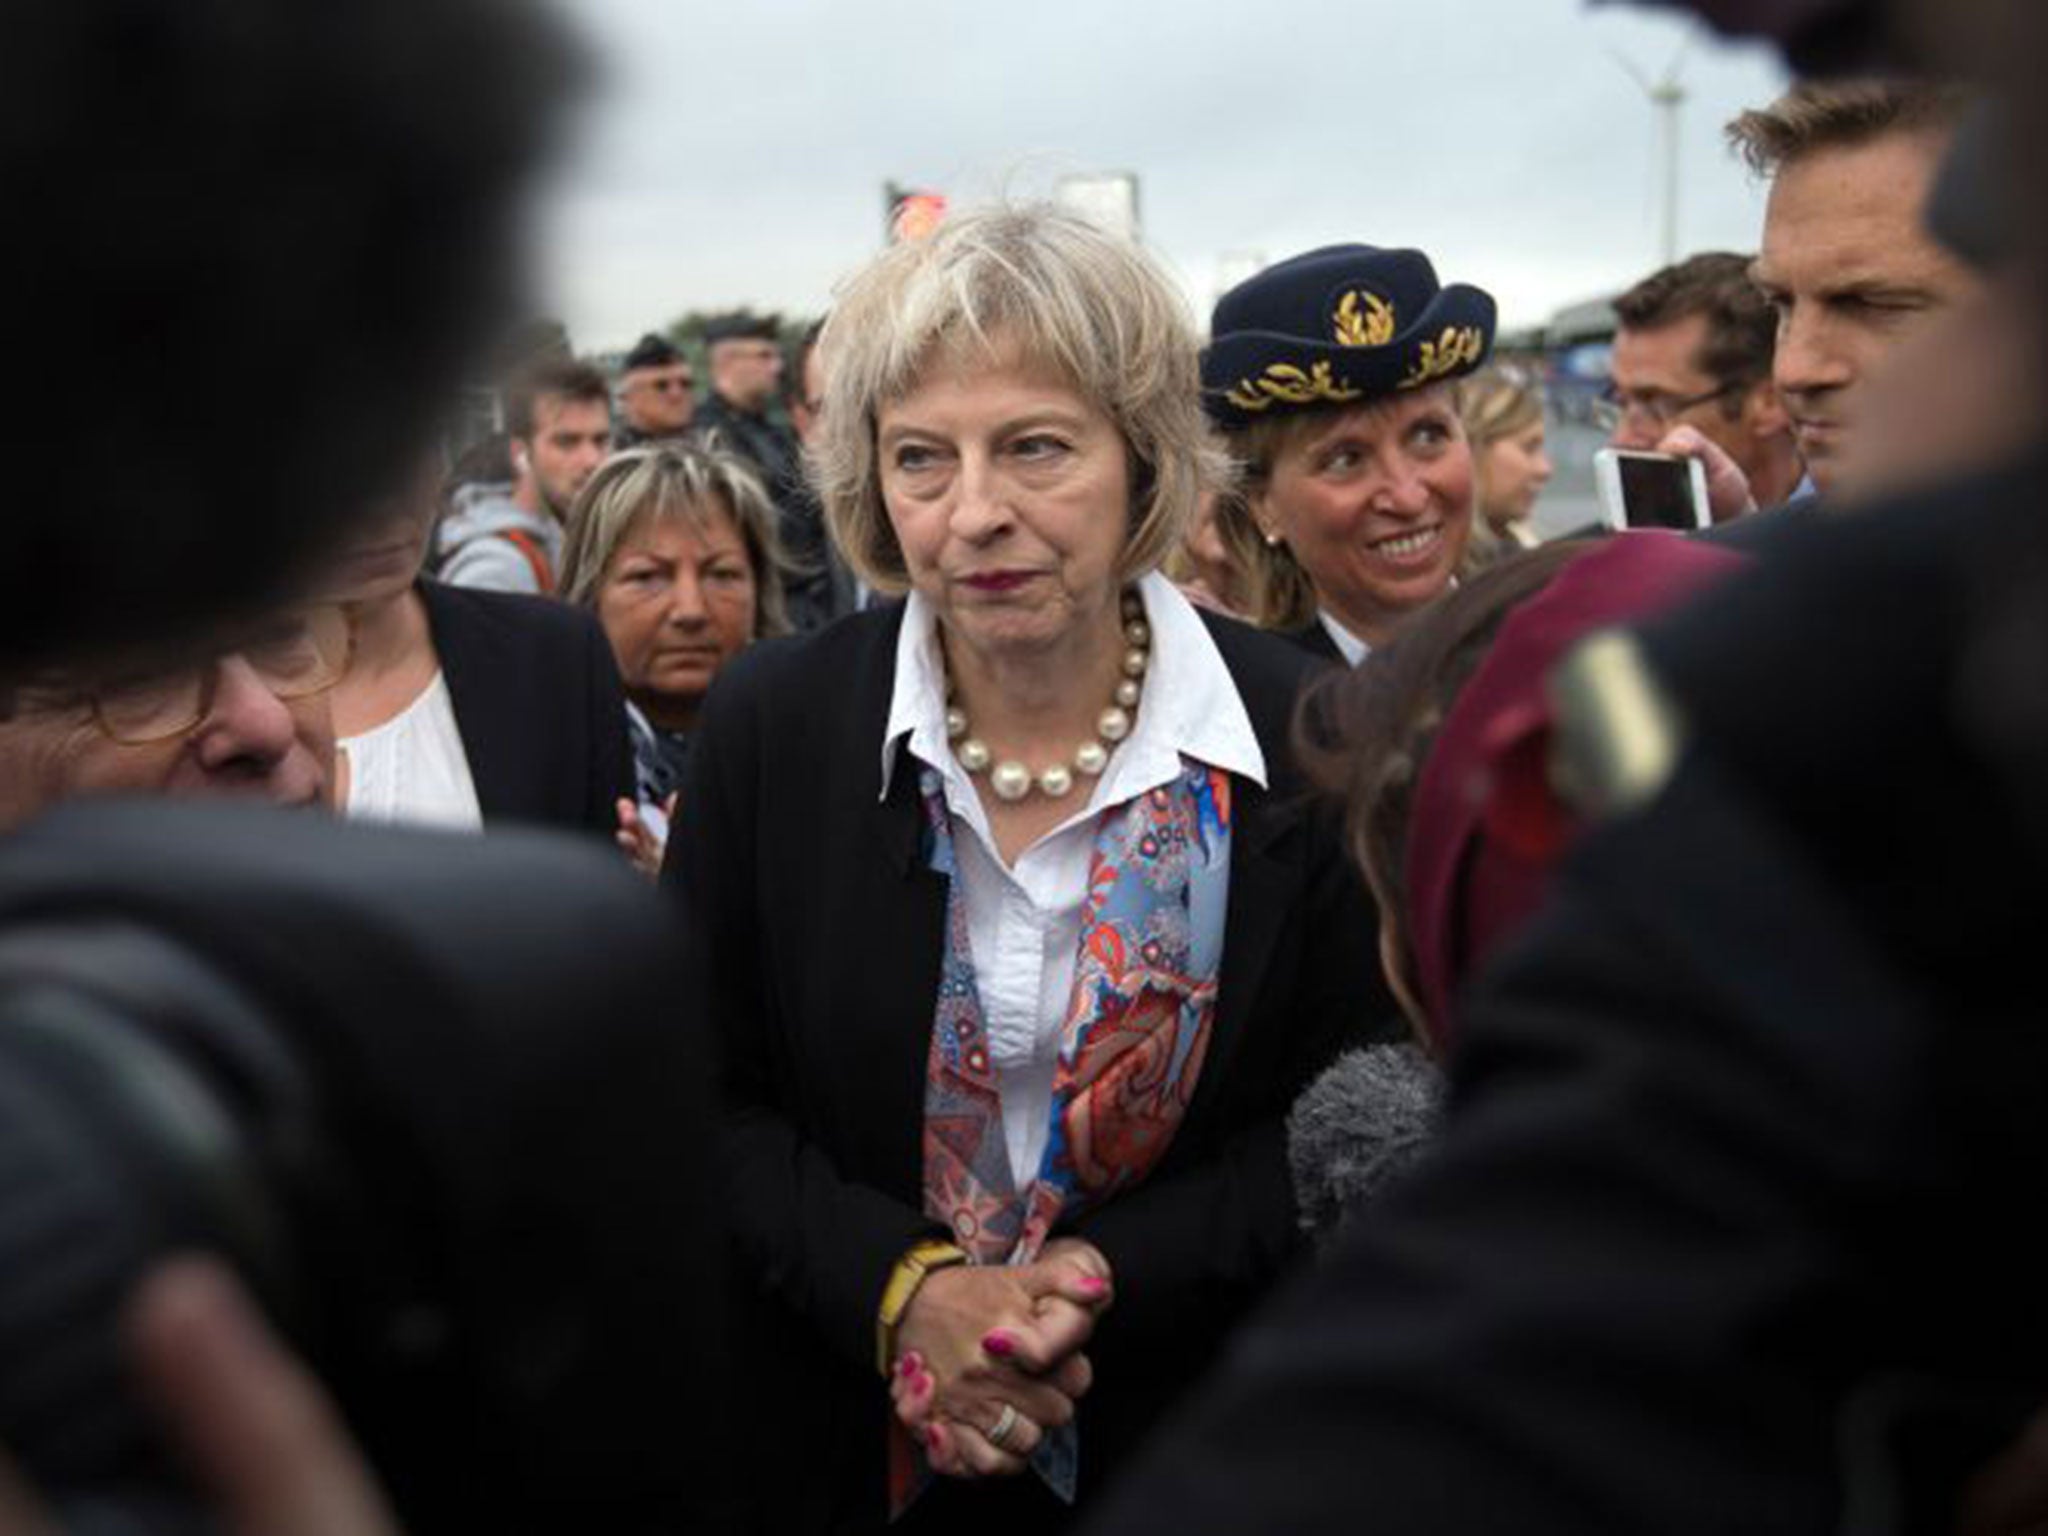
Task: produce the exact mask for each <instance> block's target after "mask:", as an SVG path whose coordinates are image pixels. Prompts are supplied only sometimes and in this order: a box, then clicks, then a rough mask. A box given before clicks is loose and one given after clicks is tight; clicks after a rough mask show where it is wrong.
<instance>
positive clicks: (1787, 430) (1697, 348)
mask: <svg viewBox="0 0 2048 1536" xmlns="http://www.w3.org/2000/svg"><path fill="white" fill-rule="evenodd" d="M1749 269H1750V259H1749V258H1748V257H1747V256H1738V255H1736V254H1734V253H1733V252H1730V251H1708V252H1705V253H1703V254H1701V255H1698V256H1692V257H1689V258H1687V259H1686V260H1684V261H1681V262H1679V263H1677V264H1676V265H1674V266H1669V267H1666V268H1664V269H1663V270H1662V271H1660V272H1654V273H1652V274H1651V275H1650V276H1648V277H1646V278H1644V279H1643V280H1642V281H1641V282H1640V283H1637V284H1636V285H1635V287H1633V288H1631V289H1629V291H1628V292H1627V293H1624V294H1623V295H1622V296H1621V297H1620V298H1618V299H1616V300H1615V301H1614V309H1615V314H1616V317H1617V318H1618V320H1619V321H1620V325H1619V328H1618V329H1617V330H1616V332H1615V337H1614V360H1613V363H1612V365H1611V375H1612V382H1611V383H1610V384H1609V385H1608V389H1607V394H1606V396H1605V398H1604V399H1603V401H1602V414H1601V421H1602V424H1603V425H1604V426H1606V428H1607V429H1608V434H1609V436H1608V441H1609V442H1610V443H1611V444H1612V445H1613V446H1614V447H1616V448H1628V449H1634V450H1636V451H1638V452H1644V453H1649V452H1654V451H1656V450H1657V447H1658V445H1659V444H1660V443H1662V442H1663V441H1664V438H1665V436H1666V435H1667V434H1668V433H1669V432H1670V431H1671V430H1672V428H1674V427H1679V426H1689V427H1693V428H1695V429H1696V430H1698V431H1699V432H1700V434H1701V435H1702V436H1704V437H1706V438H1707V439H1708V440H1709V441H1710V442H1712V443H1714V444H1715V445H1717V446H1718V447H1719V448H1720V449H1721V450H1722V452H1724V453H1726V454H1727V455H1728V457H1729V458H1730V459H1732V460H1733V461H1734V462H1735V467H1736V468H1738V469H1739V470H1741V471H1742V474H1743V477H1744V479H1745V480H1747V481H1748V484H1749V491H1750V495H1751V496H1752V497H1753V498H1754V500H1755V502H1756V504H1757V505H1758V506H1764V507H1774V506H1777V505H1779V504H1780V503H1782V502H1785V501H1789V500H1790V499H1791V498H1792V496H1793V495H1794V493H1795V492H1796V491H1797V490H1798V489H1799V487H1800V481H1801V478H1802V476H1803V474H1804V472H1805V471H1804V466H1803V464H1802V461H1801V459H1800V455H1799V445H1798V443H1797V441H1796V440H1795V439H1794V437H1793V433H1792V420H1791V417H1790V416H1788V415H1787V414H1786V411H1785V406H1784V403H1783V401H1782V400H1781V399H1780V398H1779V395H1778V390H1777V386H1776V385H1775V384H1774V383H1773V382H1772V379H1771V365H1772V360H1773V354H1774V352H1775V350H1776V343H1777V329H1778V321H1777V316H1776V315H1775V314H1773V313H1772V311H1771V306H1770V305H1769V304H1768V303H1766V302H1765V300H1764V297H1763V295H1762V294H1761V293H1759V292H1758V291H1757V288H1756V285H1755V284H1754V283H1753V282H1751V281H1750V275H1749ZM1721 510H1725V511H1730V512H1732V511H1733V510H1734V509H1732V508H1730V509H1717V511H1721Z"/></svg>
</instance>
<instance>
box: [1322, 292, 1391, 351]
mask: <svg viewBox="0 0 2048 1536" xmlns="http://www.w3.org/2000/svg"><path fill="white" fill-rule="evenodd" d="M1330 319H1331V320H1332V322H1334V323H1335V325H1336V327H1337V345H1338V346H1340V347H1384V346H1385V345H1386V344H1387V343H1388V342H1390V341H1392V340H1393V339H1394V306H1393V305H1391V304H1389V303H1388V302H1387V301H1386V300H1385V299H1383V298H1381V297H1380V296H1379V295H1378V294H1376V293H1367V292H1366V291H1365V290H1364V289H1363V288H1354V289H1352V290H1351V291H1350V292H1349V293H1347V294H1345V295H1344V297H1343V298H1341V299H1339V300H1338V301H1337V312H1336V313H1335V314H1334V315H1332V316H1331V317H1330Z"/></svg>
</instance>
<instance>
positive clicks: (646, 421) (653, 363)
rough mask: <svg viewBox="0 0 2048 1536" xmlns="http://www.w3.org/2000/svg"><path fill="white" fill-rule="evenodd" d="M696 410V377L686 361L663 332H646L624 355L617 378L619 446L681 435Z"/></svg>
mask: <svg viewBox="0 0 2048 1536" xmlns="http://www.w3.org/2000/svg"><path fill="white" fill-rule="evenodd" d="M696 410H697V378H696V375H695V374H693V373H692V372H691V371H690V360H689V359H688V358H687V357H685V356H683V354H682V352H681V351H680V350H679V349H678V348H677V347H676V345H675V343H674V342H672V341H670V340H669V339H668V338H667V337H666V336H657V335H656V334H655V333H654V332H652V331H649V332H648V333H647V334H646V335H645V336H642V337H641V338H640V340H639V341H637V342H636V343H634V346H633V350H632V351H630V352H628V353H627V354H626V363H625V369H624V372H623V373H622V375H621V376H620V379H619V428H618V431H617V433H616V434H615V436H616V439H617V445H618V446H619V447H621V448H637V447H639V446H641V445H642V444H644V443H658V442H660V441H661V440H662V439H663V438H669V437H681V436H682V435H683V433H685V432H686V431H688V430H689V427H690V418H691V417H692V416H693V415H695V414H696Z"/></svg>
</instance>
